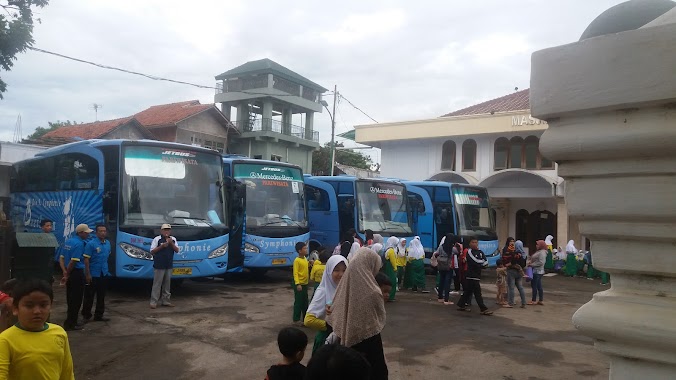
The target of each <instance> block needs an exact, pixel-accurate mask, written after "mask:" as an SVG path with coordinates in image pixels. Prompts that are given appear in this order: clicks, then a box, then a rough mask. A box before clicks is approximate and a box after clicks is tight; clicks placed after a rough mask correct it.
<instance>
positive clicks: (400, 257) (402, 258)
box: [396, 238, 408, 290]
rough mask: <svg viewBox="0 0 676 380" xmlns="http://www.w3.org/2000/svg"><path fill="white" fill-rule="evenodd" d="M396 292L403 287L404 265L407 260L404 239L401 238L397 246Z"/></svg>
mask: <svg viewBox="0 0 676 380" xmlns="http://www.w3.org/2000/svg"><path fill="white" fill-rule="evenodd" d="M396 252H397V284H396V286H397V287H398V289H397V290H401V287H402V286H404V278H405V276H404V274H405V273H406V264H407V262H406V261H407V259H408V257H407V256H408V252H407V251H406V239H404V238H402V239H401V240H399V244H397V249H396Z"/></svg>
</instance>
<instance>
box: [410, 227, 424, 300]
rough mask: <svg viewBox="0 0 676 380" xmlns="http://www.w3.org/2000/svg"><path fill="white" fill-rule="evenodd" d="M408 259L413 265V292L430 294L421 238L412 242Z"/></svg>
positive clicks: (417, 237) (416, 238)
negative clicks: (426, 284) (426, 280)
mask: <svg viewBox="0 0 676 380" xmlns="http://www.w3.org/2000/svg"><path fill="white" fill-rule="evenodd" d="M408 257H409V261H410V263H411V279H412V284H411V285H412V286H413V288H412V289H413V291H414V292H417V291H420V292H422V293H429V291H428V290H427V289H426V288H425V250H424V249H423V246H422V243H420V237H419V236H416V237H415V238H413V240H411V244H410V247H409V249H408Z"/></svg>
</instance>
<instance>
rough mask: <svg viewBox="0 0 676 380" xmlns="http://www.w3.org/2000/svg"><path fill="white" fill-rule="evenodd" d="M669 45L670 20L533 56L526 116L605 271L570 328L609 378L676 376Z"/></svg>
mask: <svg viewBox="0 0 676 380" xmlns="http://www.w3.org/2000/svg"><path fill="white" fill-rule="evenodd" d="M670 12H672V16H674V15H676V13H674V12H676V10H672V11H670ZM672 20H676V17H674V18H672ZM675 46H676V24H673V23H672V24H664V25H660V26H655V27H650V28H641V29H636V30H631V31H626V32H620V33H615V34H611V35H605V36H598V37H595V38H591V39H588V40H584V41H581V42H577V43H572V44H569V45H564V46H559V47H555V48H550V49H546V50H542V51H538V52H536V53H534V54H533V57H532V74H531V89H530V97H531V98H530V104H531V108H532V113H533V116H535V117H537V118H540V119H544V120H547V121H548V122H549V128H548V129H547V131H546V132H545V133H544V135H543V136H542V140H541V144H540V149H541V151H542V153H543V154H544V155H545V156H547V157H548V158H550V159H553V160H555V161H557V162H558V164H559V166H558V168H559V173H558V174H559V175H560V176H561V177H563V178H565V180H566V188H565V193H566V203H567V206H568V213H569V215H570V216H571V217H573V218H574V219H575V220H577V221H579V229H580V233H582V234H583V235H585V236H587V237H589V239H590V240H591V241H592V254H593V258H594V266H595V267H598V268H599V269H601V270H603V271H606V272H609V273H610V274H611V282H612V287H611V288H610V289H609V290H607V291H604V292H601V293H597V294H595V295H594V297H593V299H592V300H591V301H590V302H589V303H587V304H585V305H584V306H582V307H581V308H580V309H579V310H578V311H577V312H576V313H575V315H574V316H573V323H574V325H575V326H576V327H577V328H578V329H580V331H581V332H583V333H584V334H586V335H589V336H591V337H592V338H594V342H595V346H596V347H597V348H598V349H599V350H601V351H602V352H604V353H606V354H607V355H608V356H609V358H610V378H611V379H614V380H620V379H622V380H624V379H627V380H628V379H651V380H654V379H674V378H676V233H675V231H676V190H675V189H676V107H675V106H674V104H676V90H675V89H676V75H674V73H675V72H674V68H676V50H674V47H675Z"/></svg>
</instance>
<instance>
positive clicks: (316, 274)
mask: <svg viewBox="0 0 676 380" xmlns="http://www.w3.org/2000/svg"><path fill="white" fill-rule="evenodd" d="M328 259H329V257H328V255H327V254H326V251H321V252H320V253H319V259H318V260H315V263H314V264H313V265H312V270H311V271H310V280H312V282H313V283H314V290H317V287H318V286H319V283H320V282H322V276H323V275H324V271H325V270H326V261H327V260H328ZM313 294H314V293H313Z"/></svg>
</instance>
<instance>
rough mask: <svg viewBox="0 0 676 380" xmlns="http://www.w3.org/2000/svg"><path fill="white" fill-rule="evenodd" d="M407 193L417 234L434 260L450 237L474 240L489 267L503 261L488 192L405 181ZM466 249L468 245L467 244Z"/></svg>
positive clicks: (466, 187) (456, 186)
mask: <svg viewBox="0 0 676 380" xmlns="http://www.w3.org/2000/svg"><path fill="white" fill-rule="evenodd" d="M402 183H403V184H405V185H406V189H407V190H408V195H409V202H410V203H411V208H412V209H415V212H414V213H413V216H414V220H413V225H414V230H415V231H416V233H417V234H418V235H419V236H420V239H421V241H422V243H423V247H425V251H426V255H427V256H428V257H430V256H431V254H432V252H434V251H435V250H436V248H437V247H438V245H439V242H440V241H441V238H442V237H444V236H445V235H446V234H448V233H453V234H455V235H458V236H460V237H461V238H462V239H463V241H465V242H466V240H467V238H469V237H471V236H474V237H476V238H477V239H478V240H479V249H481V250H482V251H484V253H485V254H486V256H487V257H488V262H489V265H490V266H495V262H496V261H497V260H498V259H499V258H500V251H499V249H498V239H497V233H496V231H495V214H494V213H493V210H492V209H491V208H490V199H489V197H488V192H487V191H486V189H485V188H483V187H479V186H472V185H466V184H457V183H448V182H438V181H402ZM465 245H466V244H465Z"/></svg>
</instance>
